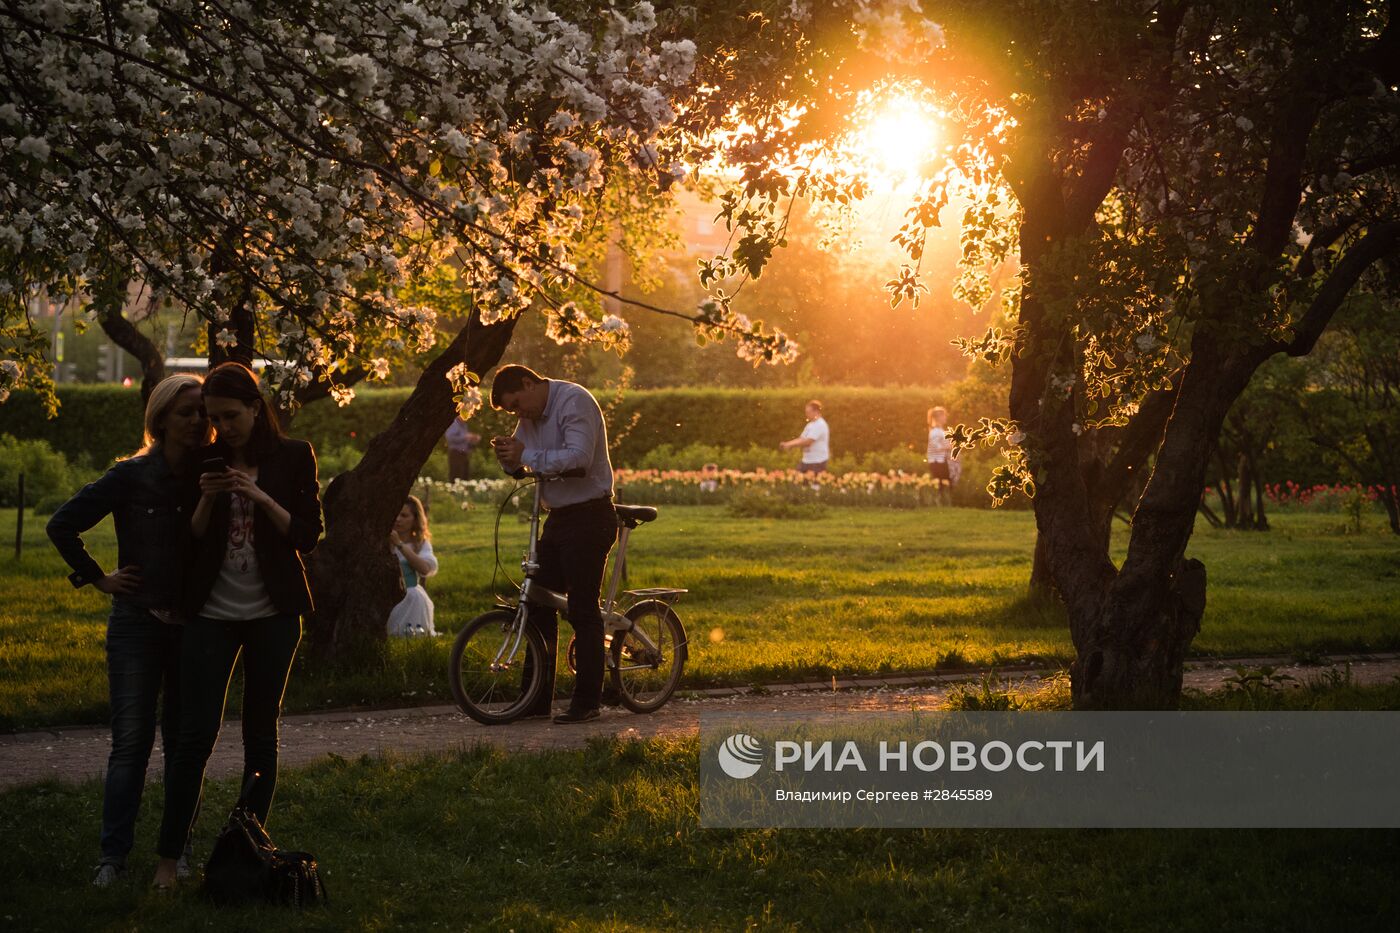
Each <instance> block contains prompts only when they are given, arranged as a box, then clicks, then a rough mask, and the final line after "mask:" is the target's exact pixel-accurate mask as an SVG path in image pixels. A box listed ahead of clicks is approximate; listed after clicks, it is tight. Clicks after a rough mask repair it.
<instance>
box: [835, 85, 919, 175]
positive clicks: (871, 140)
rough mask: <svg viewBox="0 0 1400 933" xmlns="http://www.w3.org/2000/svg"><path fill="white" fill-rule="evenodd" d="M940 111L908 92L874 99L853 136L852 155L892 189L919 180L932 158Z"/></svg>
mask: <svg viewBox="0 0 1400 933" xmlns="http://www.w3.org/2000/svg"><path fill="white" fill-rule="evenodd" d="M938 126H939V114H938V113H937V111H936V110H935V109H934V108H933V107H932V106H930V105H929V104H928V103H926V102H924V101H921V100H918V99H917V98H915V97H912V96H908V95H905V94H899V95H896V96H891V97H886V98H883V99H880V100H872V101H871V102H870V107H869V115H868V116H867V117H865V119H863V120H862V121H861V124H860V128H859V129H858V130H857V131H856V132H855V134H854V137H853V139H852V143H853V149H854V152H853V153H852V155H853V156H854V157H855V159H856V161H857V162H859V163H861V164H862V165H863V166H864V167H865V168H866V169H867V171H869V172H870V174H871V175H872V179H873V180H877V181H882V182H884V183H885V184H886V185H888V186H889V187H891V188H898V187H902V186H904V185H906V184H909V183H916V182H918V181H919V180H920V179H921V178H923V177H924V174H925V170H926V167H927V166H928V165H929V163H930V162H932V161H933V155H934V151H933V150H934V147H935V146H936V145H937V144H938V138H939V131H938Z"/></svg>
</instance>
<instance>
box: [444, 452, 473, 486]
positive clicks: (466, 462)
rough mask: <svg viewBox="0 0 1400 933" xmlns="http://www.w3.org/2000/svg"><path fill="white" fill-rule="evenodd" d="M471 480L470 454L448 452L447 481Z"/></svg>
mask: <svg viewBox="0 0 1400 933" xmlns="http://www.w3.org/2000/svg"><path fill="white" fill-rule="evenodd" d="M471 478H472V452H471V451H470V450H468V451H460V450H449V451H448V452H447V479H448V481H449V482H451V481H452V480H459V479H471Z"/></svg>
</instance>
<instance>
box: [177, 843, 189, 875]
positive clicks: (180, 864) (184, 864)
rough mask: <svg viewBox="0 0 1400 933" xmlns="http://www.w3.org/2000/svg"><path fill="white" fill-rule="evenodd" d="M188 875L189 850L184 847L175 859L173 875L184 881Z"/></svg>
mask: <svg viewBox="0 0 1400 933" xmlns="http://www.w3.org/2000/svg"><path fill="white" fill-rule="evenodd" d="M189 876H190V850H189V849H186V850H185V851H184V852H181V853H180V857H179V858H177V859H176V860H175V877H176V878H179V879H180V880H181V881H184V880H185V879H186V878H188V877H189Z"/></svg>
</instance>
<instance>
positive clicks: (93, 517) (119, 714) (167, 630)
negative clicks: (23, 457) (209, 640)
mask: <svg viewBox="0 0 1400 933" xmlns="http://www.w3.org/2000/svg"><path fill="white" fill-rule="evenodd" d="M200 390H201V380H200V378H199V377H198V376H190V375H180V376H170V377H168V378H166V379H163V380H161V382H160V383H158V384H157V385H156V387H155V388H154V389H153V390H152V391H151V396H150V398H149V399H148V400H147V402H146V419H145V429H146V430H145V443H144V444H143V445H142V447H141V449H140V450H139V451H137V452H136V454H135V456H132V457H130V458H128V459H126V460H122V461H119V462H118V463H117V464H116V465H115V466H113V467H112V468H111V469H110V470H108V471H107V472H106V473H104V474H102V476H101V478H99V479H98V480H97V481H96V482H94V483H90V484H88V485H87V486H84V487H83V489H82V490H81V491H80V492H79V493H78V494H77V495H76V496H74V497H73V498H71V499H69V500H68V501H67V502H65V503H64V504H63V506H62V507H60V508H59V510H58V511H57V512H55V513H54V514H53V517H52V518H51V519H49V524H48V534H49V538H50V539H52V541H53V543H54V547H56V548H58V552H59V554H61V555H62V556H63V559H64V560H65V561H67V562H68V566H70V567H72V568H73V573H72V574H71V575H70V576H69V577H68V579H69V580H70V581H71V582H72V583H73V585H74V586H77V587H82V586H86V585H88V584H92V587H93V589H95V590H97V591H99V592H101V593H105V594H107V595H108V596H111V597H112V612H111V615H110V616H109V617H108V619H107V637H106V651H107V683H108V688H109V690H110V693H109V703H110V706H111V717H112V750H111V753H110V754H109V756H108V758H107V776H106V779H105V782H104V784H103V791H102V836H101V840H100V846H101V860H100V861H99V863H98V866H97V872H96V875H95V877H94V878H93V884H95V885H97V886H98V887H107V886H109V885H111V884H113V883H114V882H116V881H117V880H119V879H120V878H121V877H122V876H123V875H125V874H126V859H127V855H128V854H129V853H130V852H131V847H132V843H133V841H134V838H135V832H136V816H137V814H138V812H139V811H140V809H141V792H142V790H143V789H144V788H145V784H146V764H147V762H149V761H150V758H151V748H152V746H153V744H154V742H155V736H156V723H157V715H156V706H157V701H158V699H159V698H160V695H161V693H162V692H164V694H165V701H164V706H163V708H162V709H161V711H160V717H159V723H160V732H161V748H162V750H163V753H164V757H165V774H166V780H167V781H169V780H170V774H171V770H170V769H171V766H172V764H173V763H174V761H175V752H176V749H177V747H178V743H179V729H178V726H179V721H180V676H179V670H180V667H179V663H180V643H181V640H182V637H183V635H184V625H183V624H180V623H182V622H183V621H184V620H183V618H182V617H181V616H180V614H179V612H178V608H179V603H180V590H181V583H182V581H183V579H184V577H185V573H186V571H187V569H188V557H189V554H190V534H189V525H190V513H191V512H192V511H193V509H194V502H195V499H196V498H197V497H198V489H197V488H196V486H195V476H196V472H197V467H198V462H199V455H200V451H201V450H202V449H203V448H204V446H205V445H206V444H207V443H208V442H209V420H208V418H207V417H206V416H205V413H204V400H203V398H202V397H201V396H200ZM107 515H111V516H113V519H114V524H115V525H116V530H117V566H116V568H115V569H114V570H113V571H112V572H111V573H104V572H103V570H102V568H101V567H100V566H99V565H98V563H97V561H96V560H94V559H93V557H92V555H91V554H89V553H88V551H87V548H86V547H84V546H83V539H82V534H83V532H85V531H87V530H88V529H89V528H92V527H93V526H94V525H96V524H97V523H98V522H100V521H101V520H102V519H103V518H105V517H106V516H107ZM186 845H187V839H186V837H185V836H182V837H180V839H178V840H177V841H176V847H175V851H174V854H175V855H177V856H179V855H180V852H181V850H182V849H186ZM186 851H187V850H186ZM181 861H182V864H179V865H178V866H177V867H178V870H179V871H180V873H182V874H183V873H186V871H187V863H188V859H187V856H182V857H181Z"/></svg>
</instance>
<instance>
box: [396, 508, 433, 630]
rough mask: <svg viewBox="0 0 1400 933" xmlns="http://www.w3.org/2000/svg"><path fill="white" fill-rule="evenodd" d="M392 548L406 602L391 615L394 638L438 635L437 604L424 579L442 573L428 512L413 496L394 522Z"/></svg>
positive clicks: (401, 602)
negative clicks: (433, 541) (425, 587)
mask: <svg viewBox="0 0 1400 933" xmlns="http://www.w3.org/2000/svg"><path fill="white" fill-rule="evenodd" d="M389 545H390V546H391V547H392V548H393V549H394V555H395V556H396V557H397V558H398V559H399V570H400V571H402V572H403V588H404V596H403V599H401V600H399V604H398V605H397V606H395V607H394V608H393V610H392V611H391V612H390V613H389V634H390V635H436V634H437V629H435V628H433V601H432V599H430V598H429V596H428V591H427V590H425V589H423V580H424V579H425V578H427V577H431V576H432V575H433V574H435V573H437V571H438V562H437V558H436V557H434V556H433V544H432V535H431V534H430V533H429V531H428V513H427V511H426V510H425V509H424V508H423V503H422V502H420V501H418V497H417V496H409V497H408V501H407V502H405V503H404V504H403V508H402V509H400V510H399V514H398V517H397V518H395V519H394V528H393V530H392V531H390V532H389Z"/></svg>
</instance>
